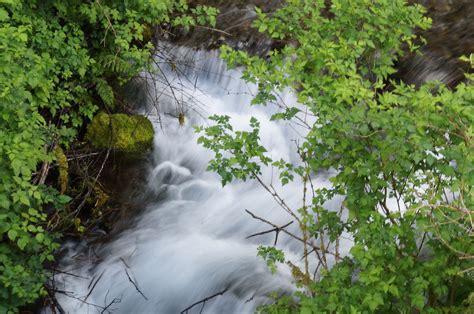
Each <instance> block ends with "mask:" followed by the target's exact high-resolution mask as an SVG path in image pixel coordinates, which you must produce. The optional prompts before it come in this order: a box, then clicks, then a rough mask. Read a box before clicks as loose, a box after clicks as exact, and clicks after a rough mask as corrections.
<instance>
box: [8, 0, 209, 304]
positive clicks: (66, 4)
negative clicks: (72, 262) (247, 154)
mask: <svg viewBox="0 0 474 314" xmlns="http://www.w3.org/2000/svg"><path fill="white" fill-rule="evenodd" d="M188 10H189V8H188V5H187V4H186V2H185V1H181V0H179V1H178V0H176V1H175V0H162V1H148V0H137V1H119V0H100V1H99V0H94V1H92V0H91V1H81V0H67V1H57V0H41V1H38V0H28V1H25V0H15V1H13V0H0V59H1V60H2V62H1V63H0V125H1V129H0V160H1V163H0V312H5V311H7V310H11V311H15V310H17V309H18V307H19V306H22V305H24V304H27V303H31V302H33V301H35V300H36V299H37V298H38V297H40V296H42V295H44V294H45V290H44V288H43V285H44V283H45V281H46V277H47V275H48V274H47V273H46V272H45V270H44V269H43V263H44V262H45V261H50V260H52V259H53V256H52V255H51V254H52V253H53V251H54V250H55V249H56V248H57V247H58V245H57V244H55V243H54V241H55V239H56V236H55V235H54V234H53V230H51V228H50V227H49V226H48V224H47V216H46V214H45V209H48V211H49V212H55V211H59V210H61V209H62V208H64V206H65V205H66V203H67V202H68V200H69V198H68V197H67V196H65V195H60V194H59V193H58V192H57V191H56V190H54V189H52V188H51V187H48V186H46V185H45V184H44V183H45V182H47V181H46V177H47V169H48V167H49V164H50V163H51V162H53V160H54V158H55V155H56V158H58V163H59V165H60V167H61V168H60V169H59V172H60V181H61V182H63V183H64V182H65V178H64V176H67V173H65V171H66V172H67V170H65V168H64V167H65V163H64V157H65V156H64V154H55V153H54V151H55V148H59V149H61V148H60V147H63V148H66V149H67V148H68V147H69V145H70V144H71V142H72V141H73V140H74V139H75V137H76V136H77V132H78V129H80V128H81V127H82V126H83V124H84V123H85V122H87V121H88V120H90V119H92V117H93V116H94V114H95V113H96V111H97V110H98V109H99V108H104V109H107V110H110V109H111V108H113V107H114V104H115V96H114V88H113V87H114V86H118V84H121V83H124V82H127V81H128V80H129V79H130V78H132V77H134V76H135V75H136V74H137V73H139V72H140V71H142V70H143V69H144V68H145V67H146V66H147V65H148V62H149V59H150V57H151V55H152V52H153V51H152V48H153V46H152V44H151V43H150V42H148V41H146V40H144V38H143V36H144V33H146V32H147V31H148V32H149V25H156V24H159V23H163V22H167V23H171V22H172V24H173V25H175V26H184V27H187V26H190V25H195V24H196V23H204V22H206V21H209V20H210V21H211V22H212V21H213V19H215V14H216V11H214V10H212V9H209V8H205V7H200V8H195V9H194V10H195V11H193V12H191V15H190V16H186V15H185V14H184V12H186V11H188ZM202 14H210V16H209V17H208V18H204V17H202V16H201V15H202ZM178 16H180V17H178ZM196 19H198V20H199V21H198V22H196V21H195V20H196ZM148 37H150V36H148ZM148 39H149V38H148ZM143 122H145V121H143ZM141 127H142V130H145V129H146V130H148V131H149V122H148V120H147V121H146V123H143V125H141ZM149 136H150V135H149V133H146V134H145V135H144V138H143V141H148V140H149ZM120 141H122V139H120ZM56 152H57V150H56ZM41 165H42V167H40V166H41ZM61 165H62V166H61ZM63 183H60V185H61V186H60V189H61V192H64V191H65V186H64V185H63Z"/></svg>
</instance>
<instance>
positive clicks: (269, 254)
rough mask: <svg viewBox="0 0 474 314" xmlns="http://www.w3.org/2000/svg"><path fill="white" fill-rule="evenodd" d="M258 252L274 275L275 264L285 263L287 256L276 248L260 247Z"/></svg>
mask: <svg viewBox="0 0 474 314" xmlns="http://www.w3.org/2000/svg"><path fill="white" fill-rule="evenodd" d="M257 251H258V252H257V255H258V256H261V257H262V258H263V259H264V260H266V261H267V265H268V267H269V268H270V271H271V272H272V273H275V272H276V264H275V263H277V262H278V263H283V262H285V255H284V254H283V251H282V250H278V249H276V248H274V247H264V246H259V247H258V249H257Z"/></svg>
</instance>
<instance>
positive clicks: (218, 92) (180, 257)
mask: <svg viewBox="0 0 474 314" xmlns="http://www.w3.org/2000/svg"><path fill="white" fill-rule="evenodd" d="M167 51H168V55H169V54H173V55H175V59H176V60H179V62H178V61H176V62H175V63H172V64H171V65H169V64H168V63H166V62H163V63H160V67H161V68H162V70H163V73H162V75H159V76H156V77H149V78H151V79H153V80H151V81H153V82H154V83H153V84H152V85H154V88H153V91H152V92H150V93H149V94H150V95H149V97H148V101H147V103H148V104H146V105H145V104H142V105H144V106H143V108H144V109H143V111H144V113H146V114H148V115H149V118H150V119H151V120H152V121H154V123H155V127H156V136H155V147H154V150H153V162H152V164H151V165H150V171H149V177H148V179H147V188H146V190H145V191H143V194H144V195H145V194H146V195H148V199H152V201H151V202H150V201H148V202H147V204H146V205H144V207H145V208H143V210H142V211H141V213H140V214H139V215H138V217H136V219H135V220H134V221H130V222H129V223H128V226H129V228H128V229H126V230H124V231H122V232H121V233H120V234H119V235H118V236H116V237H115V238H114V239H113V240H112V241H110V242H108V243H105V244H99V245H97V244H95V245H87V244H84V243H83V244H80V245H71V248H70V252H69V254H68V257H66V258H65V259H64V260H63V261H62V264H63V265H64V266H63V271H65V272H67V273H74V274H75V275H78V276H72V275H70V274H62V275H57V276H56V277H55V284H56V287H57V289H58V290H61V291H66V294H67V295H65V294H64V293H58V294H57V297H58V300H59V302H60V304H61V306H62V308H63V309H64V310H65V311H66V312H71V313H77V312H80V313H86V312H88V313H96V312H102V311H104V308H106V311H105V312H107V311H110V312H113V313H179V312H181V311H183V310H184V309H186V308H187V307H189V306H190V305H192V304H193V303H195V302H198V301H200V300H202V299H205V298H206V297H209V296H212V295H215V294H217V293H220V292H223V293H222V295H218V296H216V297H214V298H212V299H210V300H209V301H207V302H206V303H205V304H204V307H203V304H202V303H201V304H199V305H197V306H195V307H193V308H191V309H190V310H189V313H199V312H200V311H201V310H203V313H217V312H220V313H248V312H252V311H254V310H255V308H256V306H257V305H258V304H262V303H265V302H268V300H269V298H268V295H269V293H271V292H272V291H275V290H277V289H282V290H281V292H282V293H284V292H285V291H287V292H288V291H291V290H292V289H294V287H293V285H292V278H291V273H290V270H289V268H288V267H287V266H285V265H279V266H278V272H277V273H276V274H274V275H272V274H271V273H270V271H269V269H268V267H267V266H266V264H265V262H264V261H263V259H262V258H261V257H257V247H258V245H261V244H267V245H271V244H273V241H274V234H266V235H262V236H257V237H252V238H250V239H246V237H247V236H249V235H251V234H254V233H256V232H259V231H264V230H268V229H271V227H270V226H268V225H265V224H264V223H262V222H261V221H258V220H255V219H253V218H252V217H250V216H249V215H248V214H247V213H246V212H245V210H246V209H248V210H250V211H252V212H254V213H255V214H258V215H259V216H260V217H264V218H265V219H267V220H269V221H271V222H273V223H275V224H278V225H283V224H286V223H288V222H290V221H291V220H292V219H291V217H290V216H289V215H288V214H286V213H285V212H284V211H283V210H282V209H281V208H279V207H278V204H276V203H275V201H274V200H273V199H272V197H271V195H270V194H268V193H267V192H266V191H265V190H264V189H263V188H262V187H261V186H259V185H258V184H257V183H250V182H233V183H231V184H229V185H228V186H226V187H224V188H223V187H222V185H221V181H220V177H218V176H217V175H215V174H213V173H209V172H207V171H206V167H207V163H208V161H209V160H210V158H211V157H212V155H211V154H210V153H209V152H208V151H206V150H205V149H204V148H202V147H201V146H199V145H198V144H197V143H196V140H197V137H198V136H197V135H196V134H195V133H194V128H193V126H194V125H203V124H204V125H205V124H206V123H207V121H206V119H205V117H206V116H209V115H210V114H226V115H229V116H231V117H232V120H231V122H232V124H233V125H234V126H235V129H245V128H248V123H249V120H250V117H251V116H254V117H256V118H258V119H259V120H260V122H261V124H262V125H261V138H262V141H263V143H265V145H266V147H268V148H269V149H270V151H269V152H268V154H269V155H270V156H272V157H274V158H278V157H283V158H285V159H287V160H292V161H295V162H296V160H297V159H296V158H297V156H294V155H292V154H294V151H295V150H294V149H293V147H292V145H295V143H294V140H295V139H297V138H298V137H300V136H301V133H302V132H303V130H301V129H299V128H298V127H297V126H294V125H287V124H285V123H282V122H274V121H273V122H270V121H269V119H268V117H269V115H270V114H271V113H272V112H275V108H272V107H271V106H269V107H264V106H252V107H251V106H249V103H250V100H251V95H252V91H253V90H254V87H252V86H249V85H247V84H246V83H244V82H243V81H242V80H240V75H241V73H240V72H239V71H235V70H233V71H228V70H227V69H226V66H225V64H224V62H223V61H222V60H220V59H219V58H218V53H217V52H216V51H214V52H205V51H194V50H190V49H187V48H173V49H167ZM160 60H162V58H160V57H159V56H157V61H158V62H160ZM164 77H166V79H164ZM170 86H171V87H172V88H173V91H172V90H171V89H170ZM281 97H282V100H281V101H284V102H286V103H294V97H293V96H292V95H291V94H289V93H288V94H285V95H282V96H281ZM156 107H159V109H158V110H157V109H156ZM157 111H158V112H159V113H160V114H159V115H158V114H157ZM179 112H184V113H185V116H186V121H185V122H184V124H183V125H180V123H178V119H177V117H178V115H179ZM303 134H304V133H303ZM263 178H264V181H265V182H266V183H271V182H272V173H271V170H269V171H267V173H264V174H263ZM315 179H316V181H315V182H316V184H317V185H318V186H323V185H325V184H327V181H326V180H325V175H324V174H321V175H320V176H319V177H318V178H315ZM275 181H277V180H273V182H272V183H273V184H274V185H275V186H276V187H277V188H278V184H277V182H275ZM280 191H281V193H282V196H283V197H284V198H285V201H286V202H287V203H288V204H290V205H291V204H293V205H294V206H297V205H300V206H301V204H300V203H301V199H302V193H303V192H302V184H301V182H295V183H294V184H289V185H287V186H285V188H284V189H280ZM340 202H341V200H340V199H339V198H337V199H335V200H334V201H333V202H331V204H328V206H329V207H332V208H335V209H336V208H338V207H339V204H340ZM295 225H296V223H294V224H293V225H291V226H290V227H289V230H293V232H295V233H297V232H298V231H297V229H296V226H295ZM291 227H293V229H292V228H291ZM278 247H279V248H282V249H283V250H284V251H285V253H286V255H287V257H288V258H289V259H291V260H292V261H299V260H300V259H301V252H302V245H301V243H299V242H297V241H294V240H291V238H289V237H288V236H285V235H284V234H283V235H280V237H279V240H278ZM311 266H312V267H313V269H314V267H315V265H311Z"/></svg>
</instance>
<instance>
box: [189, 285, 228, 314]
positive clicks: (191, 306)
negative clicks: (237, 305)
mask: <svg viewBox="0 0 474 314" xmlns="http://www.w3.org/2000/svg"><path fill="white" fill-rule="evenodd" d="M227 290H229V287H227V288H225V289H224V290H222V291H221V292H217V293H215V294H213V295H211V296H208V297H206V298H204V299H202V300H200V301H197V302H196V303H193V304H191V305H190V306H188V307H187V308H185V309H184V310H182V311H181V314H184V313H188V311H189V310H190V309H192V308H193V307H195V306H196V305H198V304H201V303H203V308H204V303H206V302H207V301H209V300H211V299H213V298H215V297H218V296H220V295H223V294H224V293H226V292H227ZM201 312H202V308H201Z"/></svg>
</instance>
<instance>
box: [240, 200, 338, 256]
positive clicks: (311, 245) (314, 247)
mask: <svg viewBox="0 0 474 314" xmlns="http://www.w3.org/2000/svg"><path fill="white" fill-rule="evenodd" d="M245 211H246V212H247V214H249V215H250V216H252V218H254V219H257V220H260V221H263V222H264V223H266V224H268V225H270V226H272V227H274V228H279V227H278V226H277V225H275V224H274V223H272V222H270V221H268V220H266V219H265V218H262V217H258V216H257V215H255V214H254V213H252V212H251V211H249V210H248V209H246V210H245ZM280 231H281V232H283V233H285V234H287V235H289V236H290V237H292V238H293V239H296V240H298V241H300V242H302V243H306V244H307V245H309V246H310V247H311V248H313V249H314V250H315V251H322V252H325V253H328V254H330V255H333V256H335V254H334V253H332V252H329V251H328V250H327V249H325V248H320V247H318V246H316V245H314V244H311V243H308V242H307V241H305V240H303V239H302V238H300V237H298V236H297V235H295V234H293V233H291V232H289V231H287V230H286V229H281V230H280Z"/></svg>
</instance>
